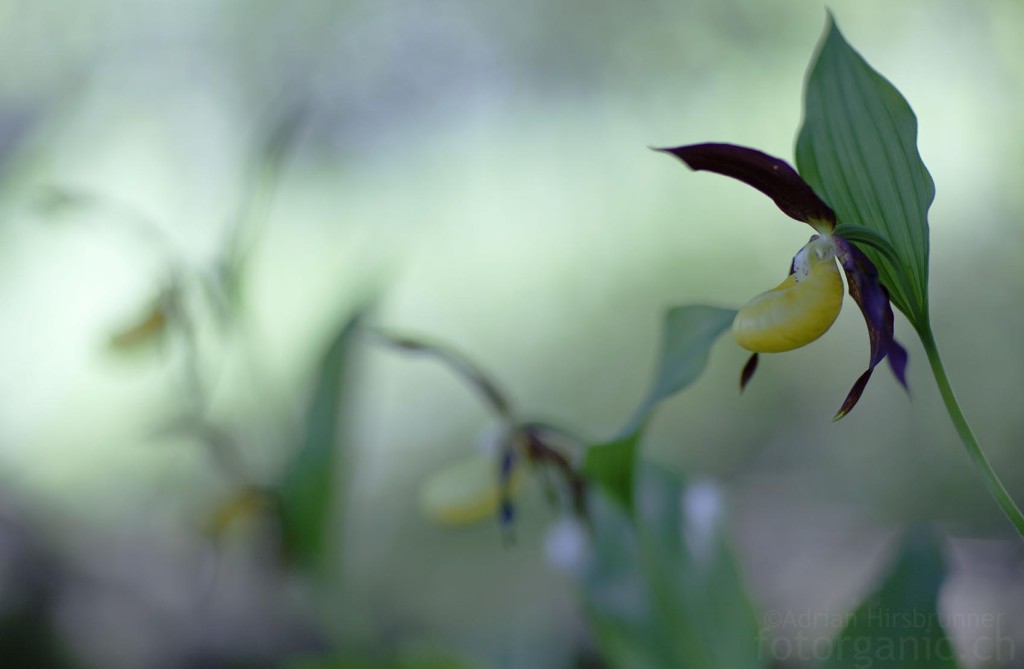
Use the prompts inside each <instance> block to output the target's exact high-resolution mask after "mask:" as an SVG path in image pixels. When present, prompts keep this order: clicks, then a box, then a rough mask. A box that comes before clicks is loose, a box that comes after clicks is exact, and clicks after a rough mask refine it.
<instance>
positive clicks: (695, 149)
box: [656, 144, 836, 228]
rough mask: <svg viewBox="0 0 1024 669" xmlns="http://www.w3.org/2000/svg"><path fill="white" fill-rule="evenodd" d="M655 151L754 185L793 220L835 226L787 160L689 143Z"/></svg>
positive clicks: (830, 213) (746, 150)
mask: <svg viewBox="0 0 1024 669" xmlns="http://www.w3.org/2000/svg"><path fill="white" fill-rule="evenodd" d="M656 150H657V151H662V152H664V153H670V154H672V155H673V156H675V157H676V158H679V159H680V160H682V161H683V162H684V163H686V165H687V167H689V168H690V169H691V170H695V171H707V172H715V173H716V174H722V175H725V176H727V177H732V178H733V179H738V180H739V181H742V182H743V183H745V184H747V185H748V186H753V187H754V188H756V189H757V190H759V191H761V192H762V193H764V194H765V195H767V196H768V197H770V198H771V199H772V200H774V201H775V204H777V205H778V206H779V209H781V210H782V212H783V213H784V214H786V215H787V216H789V217H790V218H795V219H796V220H798V221H802V222H804V223H809V222H811V221H823V222H826V223H827V224H828V227H829V228H832V227H834V226H835V222H836V215H835V213H834V212H833V211H832V209H831V207H829V206H828V205H827V204H825V203H824V202H823V201H822V199H821V198H820V197H818V196H817V195H816V194H815V192H814V190H813V189H812V188H811V187H810V186H809V185H808V184H807V182H806V181H804V180H803V178H801V177H800V175H799V174H797V172H796V170H794V169H793V168H792V167H791V166H790V165H789V163H787V162H786V161H784V160H781V159H779V158H775V157H774V156H769V155H768V154H767V153H762V152H760V151H757V150H756V149H750V148H747V147H745V146H736V145H735V144H690V145H688V146H677V147H676V148H674V149H656Z"/></svg>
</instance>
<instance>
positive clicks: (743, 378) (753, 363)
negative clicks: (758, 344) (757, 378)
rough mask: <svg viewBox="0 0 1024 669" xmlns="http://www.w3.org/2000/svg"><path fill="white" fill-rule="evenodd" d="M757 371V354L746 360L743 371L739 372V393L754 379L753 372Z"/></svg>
mask: <svg viewBox="0 0 1024 669" xmlns="http://www.w3.org/2000/svg"><path fill="white" fill-rule="evenodd" d="M756 371H757V354H756V353H755V354H754V355H752V356H750V359H749V360H747V364H745V365H743V371H742V372H740V392H741V393H742V392H743V391H744V390H745V389H746V387H747V384H748V383H750V379H752V378H754V372H756Z"/></svg>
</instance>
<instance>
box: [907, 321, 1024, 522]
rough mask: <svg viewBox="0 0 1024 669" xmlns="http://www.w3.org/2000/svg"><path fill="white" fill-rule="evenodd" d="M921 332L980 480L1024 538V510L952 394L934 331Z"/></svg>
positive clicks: (922, 339)
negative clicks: (1001, 478) (993, 463)
mask: <svg viewBox="0 0 1024 669" xmlns="http://www.w3.org/2000/svg"><path fill="white" fill-rule="evenodd" d="M919 333H920V335H921V343H922V344H923V345H924V350H925V353H926V354H927V355H928V362H929V363H931V366H932V373H933V374H934V375H935V383H936V384H937V385H938V386H939V392H940V393H941V394H942V401H943V402H945V403H946V411H948V412H949V417H950V418H951V419H952V420H953V426H954V427H956V431H957V434H959V435H960V441H962V442H963V443H964V448H966V449H967V455H969V456H970V458H971V462H973V463H974V467H975V469H977V470H978V473H979V474H980V475H981V480H982V481H983V482H984V483H985V487H986V488H988V492H989V494H990V495H992V497H993V498H994V499H995V500H996V502H997V503H998V504H999V507H1000V508H1001V509H1002V510H1003V513H1005V514H1006V517H1007V518H1009V519H1010V522H1011V523H1013V526H1014V527H1015V528H1016V529H1017V533H1018V534H1020V535H1021V538H1024V514H1022V513H1021V511H1020V509H1019V508H1017V505H1016V504H1015V503H1014V501H1013V498H1012V497H1010V493H1008V492H1007V491H1006V487H1005V486H1004V485H1003V482H1002V481H1000V480H999V477H998V476H996V473H995V470H993V469H992V465H991V464H990V463H989V461H988V458H986V457H985V454H984V453H983V452H982V450H981V445H980V444H979V443H978V439H977V438H976V437H975V436H974V432H972V431H971V426H970V425H969V424H968V423H967V418H965V417H964V412H963V411H961V410H960V404H959V403H958V402H957V401H956V395H954V394H953V387H952V386H951V385H950V384H949V377H947V376H946V368H945V367H944V366H943V365H942V358H941V357H939V348H938V346H936V344H935V337H934V336H933V335H932V332H931V328H930V327H928V328H924V329H922V330H920V332H919Z"/></svg>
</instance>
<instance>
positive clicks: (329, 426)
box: [279, 316, 359, 568]
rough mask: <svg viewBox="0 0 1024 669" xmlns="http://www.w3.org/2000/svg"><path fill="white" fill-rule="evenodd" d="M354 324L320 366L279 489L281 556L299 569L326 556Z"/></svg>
mask: <svg viewBox="0 0 1024 669" xmlns="http://www.w3.org/2000/svg"><path fill="white" fill-rule="evenodd" d="M358 324H359V317H358V316H354V317H353V318H351V319H350V320H349V321H348V322H347V323H346V324H345V326H344V327H343V328H342V329H341V331H340V332H339V333H338V335H337V336H336V337H335V338H334V341H333V342H332V343H331V346H330V348H328V350H327V353H326V354H325V355H324V357H323V359H322V361H321V363H320V369H319V376H318V378H317V381H316V386H315V388H314V390H313V395H312V397H311V398H310V403H309V408H308V410H307V413H306V423H305V426H304V427H305V434H304V436H303V439H302V444H301V446H300V448H299V450H297V451H296V452H295V454H294V455H293V456H292V458H291V460H290V461H289V462H288V464H287V466H286V468H285V471H284V475H283V478H282V480H281V485H280V488H279V493H280V496H281V512H282V520H283V523H284V535H283V540H284V549H285V553H286V555H287V556H288V557H289V558H290V559H293V560H295V561H296V562H297V563H298V564H299V565H301V566H304V567H311V568H317V567H319V566H320V565H321V564H323V560H324V558H326V557H327V555H326V553H327V549H328V538H329V536H330V532H331V529H332V526H333V525H332V522H331V520H332V518H333V516H334V514H333V511H334V510H335V509H334V507H335V501H336V500H337V499H338V495H339V493H340V491H339V487H340V485H339V481H338V477H337V466H338V456H339V452H340V445H339V444H338V441H339V439H338V424H339V418H340V413H341V411H342V408H343V406H342V403H343V401H344V397H343V393H344V389H345V383H344V381H345V376H346V371H347V369H346V368H347V367H348V362H349V358H350V355H351V352H350V349H351V346H352V339H353V337H354V335H355V333H356V332H357V330H358Z"/></svg>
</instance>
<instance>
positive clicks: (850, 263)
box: [832, 237, 907, 420]
mask: <svg viewBox="0 0 1024 669" xmlns="http://www.w3.org/2000/svg"><path fill="white" fill-rule="evenodd" d="M833 240H834V242H835V247H836V256H837V257H838V258H839V262H840V264H841V265H842V266H843V270H845V272H846V283H847V285H848V286H849V290H850V296H851V297H852V298H853V300H854V301H855V302H856V303H857V306H858V307H860V311H861V313H862V314H864V322H865V323H866V324H867V326H868V338H869V340H870V342H871V358H870V360H869V361H868V369H867V371H866V372H864V373H863V374H861V376H860V378H858V379H857V381H856V383H854V384H853V388H851V389H850V392H849V394H847V396H846V400H845V401H844V402H843V405H842V407H840V408H839V411H838V412H837V413H836V415H835V416H834V417H833V418H832V420H839V419H840V418H842V417H843V416H845V415H846V414H848V413H850V411H851V410H852V409H853V407H854V406H856V404H857V401H858V400H860V396H861V394H862V393H863V392H864V388H865V387H866V386H867V384H868V380H869V379H870V378H871V372H872V371H874V369H875V366H876V365H877V364H878V363H880V362H881V361H882V360H883V359H884V358H885V357H886V356H888V357H889V366H890V368H891V369H892V372H893V374H894V375H895V376H896V379H897V380H898V381H899V382H900V384H902V385H903V387H904V388H906V387H907V380H906V369H907V351H906V349H904V348H903V347H902V346H900V345H899V344H898V343H897V342H896V340H895V339H893V313H892V305H891V304H890V303H889V292H888V291H887V290H886V289H885V286H883V285H882V284H881V282H879V280H878V270H877V269H875V266H874V265H873V264H872V263H871V261H870V260H868V257H867V256H866V255H864V254H863V253H862V252H861V251H860V249H858V248H857V247H856V246H854V245H853V244H851V243H850V242H848V241H846V240H845V239H842V238H840V237H833Z"/></svg>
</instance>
